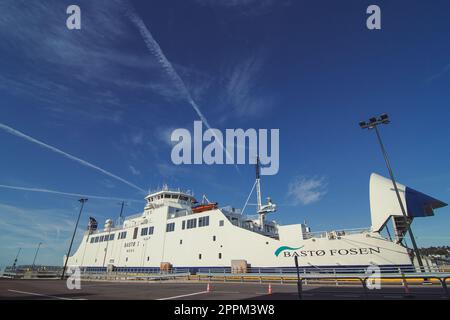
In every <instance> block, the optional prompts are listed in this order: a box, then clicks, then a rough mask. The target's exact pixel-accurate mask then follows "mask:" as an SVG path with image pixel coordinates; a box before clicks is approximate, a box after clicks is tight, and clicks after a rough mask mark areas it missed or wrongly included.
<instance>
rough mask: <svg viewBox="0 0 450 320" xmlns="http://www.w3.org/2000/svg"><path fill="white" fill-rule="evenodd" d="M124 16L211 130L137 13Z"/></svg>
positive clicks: (130, 10)
mask: <svg viewBox="0 0 450 320" xmlns="http://www.w3.org/2000/svg"><path fill="white" fill-rule="evenodd" d="M126 14H127V16H128V17H129V19H130V21H131V22H132V23H133V24H134V26H135V27H136V28H137V30H138V31H139V33H140V34H141V37H142V39H143V40H144V43H145V46H146V47H147V49H148V51H149V52H150V53H151V55H152V56H153V57H154V58H156V60H157V61H158V63H159V64H160V66H161V68H162V69H163V70H164V72H165V74H166V75H167V76H168V78H169V79H170V80H171V81H172V83H173V85H174V86H175V88H176V89H177V90H178V92H179V94H180V96H181V97H182V98H183V99H184V100H185V101H186V102H187V103H188V104H189V105H190V106H191V107H192V108H193V109H194V111H195V113H196V114H197V115H198V117H199V118H200V120H201V121H202V122H203V123H204V124H205V126H206V127H207V128H208V129H211V126H210V125H209V122H208V120H207V119H206V117H205V116H204V115H203V113H202V111H201V110H200V107H199V105H198V104H197V102H195V101H194V99H193V97H192V95H191V93H190V92H189V90H188V88H187V86H186V84H185V83H184V81H183V79H181V77H180V75H179V74H178V73H177V71H176V70H175V69H174V67H173V65H172V63H171V62H170V61H169V60H168V59H167V57H166V55H165V54H164V52H163V51H162V49H161V47H160V46H159V44H158V42H157V41H156V40H155V39H154V38H153V35H152V33H151V32H150V30H149V29H148V28H147V26H146V25H145V23H144V21H143V20H142V19H141V18H140V17H139V16H138V15H137V13H136V12H135V10H134V8H133V7H132V6H128V7H127V12H126ZM214 135H215V134H214ZM215 138H216V140H218V139H217V137H215ZM219 144H220V147H221V148H222V150H224V151H225V154H226V156H227V157H228V158H229V159H231V156H230V154H229V152H228V151H227V150H226V149H225V148H224V146H223V145H222V143H220V141H219ZM235 168H236V170H237V171H238V172H239V169H238V167H237V166H236V165H235Z"/></svg>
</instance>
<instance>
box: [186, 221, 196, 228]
mask: <svg viewBox="0 0 450 320" xmlns="http://www.w3.org/2000/svg"><path fill="white" fill-rule="evenodd" d="M196 227H197V219H189V220H188V221H187V228H188V229H192V228H196Z"/></svg>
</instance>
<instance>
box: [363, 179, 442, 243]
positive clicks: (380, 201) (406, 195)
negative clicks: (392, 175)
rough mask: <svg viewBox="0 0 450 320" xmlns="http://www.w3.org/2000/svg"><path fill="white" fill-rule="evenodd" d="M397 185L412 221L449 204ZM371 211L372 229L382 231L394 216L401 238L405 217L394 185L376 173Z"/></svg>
mask: <svg viewBox="0 0 450 320" xmlns="http://www.w3.org/2000/svg"><path fill="white" fill-rule="evenodd" d="M397 187H398V190H399V192H400V198H401V200H402V202H403V206H404V207H405V210H406V213H407V216H408V217H407V219H408V221H412V219H413V218H416V217H428V216H433V215H434V212H433V210H434V209H438V208H442V207H445V206H447V204H446V203H444V202H442V201H440V200H437V199H435V198H432V197H430V196H428V195H426V194H423V193H421V192H418V191H416V190H414V189H411V188H409V187H407V186H405V185H403V184H400V183H397ZM370 211H371V218H372V231H374V232H380V231H381V230H382V229H383V228H384V226H385V225H386V223H387V221H388V220H389V219H390V218H391V217H393V218H394V227H395V228H396V235H397V238H398V240H401V238H402V237H403V234H404V231H406V230H400V229H403V228H404V227H405V225H402V224H404V222H405V219H404V217H403V213H402V210H401V208H400V204H399V202H398V199H397V195H396V193H395V189H394V186H393V184H392V181H391V180H390V179H387V178H385V177H382V176H380V175H378V174H376V173H372V175H371V176H370ZM400 225H402V226H400ZM402 231H403V232H402ZM399 238H400V239H399Z"/></svg>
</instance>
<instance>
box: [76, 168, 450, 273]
mask: <svg viewBox="0 0 450 320" xmlns="http://www.w3.org/2000/svg"><path fill="white" fill-rule="evenodd" d="M258 173H259V172H258V170H257V181H256V183H255V185H256V189H257V200H258V203H257V215H255V216H246V215H243V214H241V211H240V210H237V209H233V208H231V207H226V208H218V207H217V204H215V203H209V202H203V203H202V204H201V205H198V204H197V201H196V200H195V199H194V197H193V195H192V194H191V193H190V192H183V191H181V190H171V189H169V188H167V187H164V188H162V189H161V190H159V191H156V192H153V193H151V194H149V195H148V196H147V197H146V198H145V199H146V201H147V204H146V206H145V208H144V211H143V212H142V213H139V214H136V215H133V216H129V217H127V218H126V219H125V220H124V221H123V223H121V224H120V225H119V226H114V225H113V222H112V220H110V219H108V220H107V221H106V223H105V226H104V228H103V229H96V228H93V227H92V225H91V227H90V228H89V229H88V231H86V232H85V234H84V237H83V240H82V241H81V244H80V246H79V247H78V249H77V251H76V252H75V253H74V254H73V256H71V257H70V258H69V260H68V266H79V267H84V268H87V269H89V268H97V269H98V268H104V269H105V270H106V269H107V268H108V269H109V270H111V269H115V270H120V268H123V267H127V268H130V267H139V268H143V267H150V268H159V267H160V266H161V264H162V263H170V264H171V265H172V266H173V267H174V268H177V267H178V268H192V269H194V270H198V269H199V268H202V267H204V268H214V267H220V268H228V267H230V266H231V261H232V260H245V261H246V263H247V264H248V265H249V266H251V267H260V268H263V267H267V268H274V267H276V268H291V267H293V266H294V259H293V257H294V256H296V255H298V257H299V263H300V265H301V266H302V267H311V268H317V267H325V266H327V267H330V266H339V267H346V266H349V267H355V266H368V265H378V266H380V267H384V266H389V267H392V266H399V267H401V266H410V265H411V264H412V260H411V256H410V252H409V250H408V249H407V248H406V247H404V246H403V245H402V244H401V241H402V240H403V235H404V233H405V230H406V229H405V226H404V225H402V223H404V222H405V219H404V217H403V216H402V213H401V211H400V209H399V206H398V203H396V201H397V199H396V198H395V193H394V190H393V188H392V184H391V182H390V180H387V179H386V178H383V177H381V176H379V175H376V174H373V175H372V177H371V184H370V196H371V211H372V227H371V228H367V229H361V230H335V231H328V232H319V233H314V232H311V230H310V228H309V227H308V226H307V225H306V224H301V223H300V224H292V225H284V226H282V225H279V224H278V223H276V222H275V221H269V220H268V219H266V215H267V214H268V213H270V212H274V211H275V210H276V205H275V204H273V203H272V201H271V200H270V199H269V200H268V203H267V204H266V205H262V204H261V200H260V199H261V190H260V186H259V174H258ZM399 188H400V190H401V191H402V192H403V201H404V203H405V204H406V207H407V211H408V221H409V222H411V221H412V219H413V218H414V217H417V216H424V215H432V213H433V209H435V208H440V207H442V206H445V205H446V204H445V203H443V202H441V201H439V200H436V199H433V198H431V197H428V196H425V195H423V194H421V193H419V192H417V191H414V190H412V189H409V188H408V187H405V186H402V185H399ZM411 192H412V193H411ZM408 194H412V195H413V197H412V198H411V197H409V196H408ZM204 199H206V197H204ZM411 199H412V200H411ZM391 219H392V221H393V226H394V232H395V238H394V239H393V238H391V235H389V236H382V234H381V231H382V230H383V229H384V228H385V227H386V226H387V222H388V221H389V220H391Z"/></svg>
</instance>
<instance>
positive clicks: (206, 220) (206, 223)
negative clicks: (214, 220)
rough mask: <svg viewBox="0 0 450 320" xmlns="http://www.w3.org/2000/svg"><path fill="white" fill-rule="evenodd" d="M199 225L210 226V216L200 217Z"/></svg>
mask: <svg viewBox="0 0 450 320" xmlns="http://www.w3.org/2000/svg"><path fill="white" fill-rule="evenodd" d="M198 226H199V227H206V226H209V216H206V217H200V218H198Z"/></svg>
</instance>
